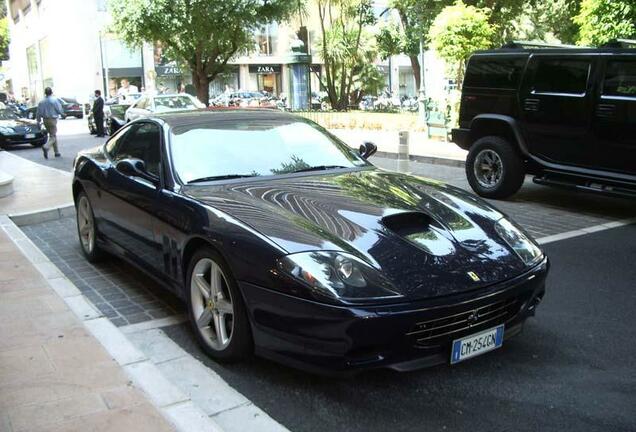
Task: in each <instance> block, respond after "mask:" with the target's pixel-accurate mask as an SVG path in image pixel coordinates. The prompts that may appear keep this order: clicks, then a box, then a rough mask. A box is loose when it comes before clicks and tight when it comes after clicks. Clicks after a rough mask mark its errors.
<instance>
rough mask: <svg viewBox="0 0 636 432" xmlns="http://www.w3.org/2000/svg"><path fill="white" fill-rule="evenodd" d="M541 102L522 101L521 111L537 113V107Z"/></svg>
mask: <svg viewBox="0 0 636 432" xmlns="http://www.w3.org/2000/svg"><path fill="white" fill-rule="evenodd" d="M540 103H541V100H539V99H524V101H523V110H524V111H534V112H536V111H539V105H540Z"/></svg>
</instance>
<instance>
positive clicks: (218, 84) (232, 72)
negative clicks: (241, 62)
mask: <svg viewBox="0 0 636 432" xmlns="http://www.w3.org/2000/svg"><path fill="white" fill-rule="evenodd" d="M239 75H240V74H239V66H238V65H231V66H228V67H227V72H224V73H221V74H218V75H217V76H216V78H214V81H212V82H211V83H210V96H211V97H213V96H217V95H220V94H221V93H225V92H233V91H236V90H239V89H240V88H241V80H240V77H239Z"/></svg>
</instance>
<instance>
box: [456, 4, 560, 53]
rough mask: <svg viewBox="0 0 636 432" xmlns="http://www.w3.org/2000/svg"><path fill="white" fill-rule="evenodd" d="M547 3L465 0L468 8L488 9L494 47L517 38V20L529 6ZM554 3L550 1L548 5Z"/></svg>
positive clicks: (490, 36)
mask: <svg viewBox="0 0 636 432" xmlns="http://www.w3.org/2000/svg"><path fill="white" fill-rule="evenodd" d="M541 2H543V3H546V2H545V0H465V1H464V3H465V4H466V5H468V6H474V7H476V8H478V9H488V11H489V13H488V22H489V23H490V24H491V26H492V30H493V31H492V32H491V33H489V39H490V41H491V43H492V45H493V46H501V45H502V44H504V43H505V42H508V41H509V40H512V39H515V38H516V37H517V20H518V18H519V17H520V16H521V14H522V13H523V10H524V7H525V5H527V4H531V5H532V4H534V3H541ZM550 2H552V0H550V1H549V2H547V3H550Z"/></svg>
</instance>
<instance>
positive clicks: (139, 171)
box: [115, 158, 159, 183]
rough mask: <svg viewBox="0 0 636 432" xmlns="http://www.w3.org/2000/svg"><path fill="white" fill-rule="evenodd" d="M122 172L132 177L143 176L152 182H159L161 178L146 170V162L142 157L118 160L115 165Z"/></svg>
mask: <svg viewBox="0 0 636 432" xmlns="http://www.w3.org/2000/svg"><path fill="white" fill-rule="evenodd" d="M115 168H116V169H117V171H119V172H120V173H122V174H124V175H127V176H130V177H141V178H142V179H144V180H148V181H149V182H151V183H158V182H159V178H158V177H157V176H156V175H154V174H151V173H149V172H148V171H146V164H145V163H144V161H142V160H141V159H135V158H129V159H122V160H120V161H119V162H117V166H116V167H115Z"/></svg>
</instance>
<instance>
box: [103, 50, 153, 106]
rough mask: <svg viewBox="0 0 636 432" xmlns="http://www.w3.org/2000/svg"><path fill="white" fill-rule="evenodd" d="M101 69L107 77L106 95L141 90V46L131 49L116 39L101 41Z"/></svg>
mask: <svg viewBox="0 0 636 432" xmlns="http://www.w3.org/2000/svg"><path fill="white" fill-rule="evenodd" d="M101 54H102V65H103V66H104V69H103V71H102V73H103V77H104V79H106V78H107V79H108V87H107V88H108V97H114V96H116V95H117V93H118V92H126V93H136V92H139V91H143V87H144V68H143V60H142V56H141V48H137V49H131V48H129V47H128V46H126V45H125V44H124V43H123V42H122V41H120V40H117V39H104V40H103V41H102V53H101Z"/></svg>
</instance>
